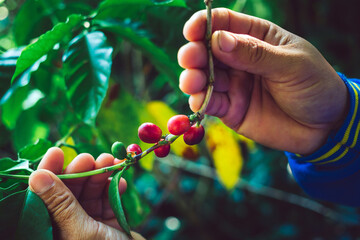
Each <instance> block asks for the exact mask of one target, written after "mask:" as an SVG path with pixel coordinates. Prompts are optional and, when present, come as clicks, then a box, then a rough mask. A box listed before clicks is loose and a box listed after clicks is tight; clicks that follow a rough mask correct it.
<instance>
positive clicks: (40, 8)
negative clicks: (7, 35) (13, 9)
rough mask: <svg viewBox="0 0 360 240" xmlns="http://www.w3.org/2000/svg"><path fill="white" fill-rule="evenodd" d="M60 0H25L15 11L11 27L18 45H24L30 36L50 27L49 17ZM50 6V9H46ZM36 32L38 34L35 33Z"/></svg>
mask: <svg viewBox="0 0 360 240" xmlns="http://www.w3.org/2000/svg"><path fill="white" fill-rule="evenodd" d="M59 3H60V0H27V1H25V2H24V4H22V6H21V8H20V10H19V11H18V12H17V14H16V16H15V19H14V24H13V27H12V30H13V34H14V40H15V42H16V44H17V45H18V46H21V45H26V44H28V43H29V42H30V40H31V39H32V38H35V37H36V36H38V35H40V34H42V33H44V32H43V31H46V30H49V29H51V27H52V23H51V17H53V16H52V15H53V14H54V8H55V7H57V6H58V5H59ZM48 7H51V9H48ZM36 34H38V35H36Z"/></svg>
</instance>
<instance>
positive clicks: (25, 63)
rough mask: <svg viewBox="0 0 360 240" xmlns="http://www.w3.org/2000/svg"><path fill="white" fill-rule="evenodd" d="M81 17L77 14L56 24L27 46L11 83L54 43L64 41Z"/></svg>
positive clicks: (17, 64)
mask: <svg viewBox="0 0 360 240" xmlns="http://www.w3.org/2000/svg"><path fill="white" fill-rule="evenodd" d="M82 19H83V17H82V16H81V15H78V14H74V15H71V16H70V17H69V18H68V19H67V21H66V22H65V23H59V24H57V25H56V26H55V27H54V28H53V29H51V30H50V31H48V32H46V33H44V34H43V35H41V36H40V37H39V39H38V40H37V41H36V42H34V43H32V44H30V45H28V46H27V47H26V48H25V49H24V50H23V51H22V53H21V55H20V57H19V59H18V61H17V63H16V70H15V73H14V75H13V77H12V79H11V82H13V81H14V79H16V77H18V76H19V75H20V74H21V73H22V72H23V71H25V70H26V69H27V68H29V67H30V66H31V65H33V64H34V63H35V62H36V61H37V60H38V59H39V58H41V57H42V56H44V55H45V54H47V53H48V52H49V51H50V50H51V49H52V48H53V47H54V46H55V44H56V43H58V42H60V41H61V40H63V39H64V36H66V35H67V34H69V33H70V32H71V30H72V29H73V28H74V27H76V26H77V25H79V23H80V22H81V21H82Z"/></svg>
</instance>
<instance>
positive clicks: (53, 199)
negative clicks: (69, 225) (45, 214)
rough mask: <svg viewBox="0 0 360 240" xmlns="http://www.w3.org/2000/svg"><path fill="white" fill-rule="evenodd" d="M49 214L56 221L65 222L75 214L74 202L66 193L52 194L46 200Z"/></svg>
mask: <svg viewBox="0 0 360 240" xmlns="http://www.w3.org/2000/svg"><path fill="white" fill-rule="evenodd" d="M47 202H48V210H49V213H50V214H51V215H52V216H53V217H54V218H56V219H57V220H61V221H65V220H66V219H69V218H70V217H71V216H72V215H73V214H74V213H75V209H76V206H75V201H73V199H72V195H71V194H70V193H69V192H67V191H64V192H60V193H59V192H54V193H53V194H51V195H50V197H49V198H48V200H47Z"/></svg>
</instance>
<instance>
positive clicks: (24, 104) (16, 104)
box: [0, 56, 46, 129]
mask: <svg viewBox="0 0 360 240" xmlns="http://www.w3.org/2000/svg"><path fill="white" fill-rule="evenodd" d="M45 60H46V56H43V57H42V58H40V59H39V60H38V61H36V62H35V63H34V64H33V65H32V66H31V68H29V69H27V70H26V71H25V72H24V73H23V74H21V76H20V77H19V78H18V79H17V80H16V82H15V83H14V84H13V85H11V87H10V88H9V89H8V90H7V91H6V93H5V94H4V96H3V97H2V98H1V100H0V105H2V114H1V118H2V121H3V123H4V124H5V126H6V127H8V128H9V129H13V128H14V127H15V125H16V121H17V119H18V117H19V116H20V114H21V112H22V111H24V110H26V109H29V108H31V107H32V106H34V105H35V104H36V103H37V101H39V100H40V99H42V98H43V97H44V95H43V94H42V93H41V92H40V91H39V90H36V89H33V90H31V88H30V86H29V82H30V77H31V74H32V73H33V72H34V71H36V70H38V68H39V66H40V63H42V62H43V61H45Z"/></svg>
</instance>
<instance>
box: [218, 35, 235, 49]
mask: <svg viewBox="0 0 360 240" xmlns="http://www.w3.org/2000/svg"><path fill="white" fill-rule="evenodd" d="M218 43H219V48H220V50H221V51H223V52H231V51H233V50H234V49H235V47H236V39H235V37H234V36H233V35H231V34H230V33H227V32H224V31H221V32H219V36H218Z"/></svg>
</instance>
